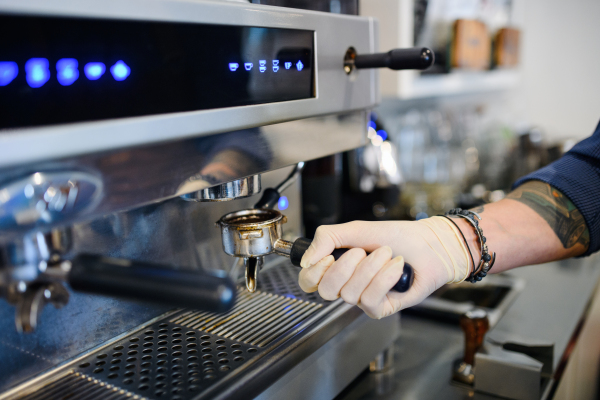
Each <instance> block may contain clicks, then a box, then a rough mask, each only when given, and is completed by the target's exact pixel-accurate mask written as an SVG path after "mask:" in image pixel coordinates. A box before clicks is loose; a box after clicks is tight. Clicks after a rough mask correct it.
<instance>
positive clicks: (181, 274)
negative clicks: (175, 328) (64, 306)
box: [67, 254, 236, 312]
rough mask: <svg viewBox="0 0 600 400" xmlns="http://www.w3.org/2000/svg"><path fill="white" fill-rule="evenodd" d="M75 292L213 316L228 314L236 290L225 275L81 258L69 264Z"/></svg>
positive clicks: (70, 277)
mask: <svg viewBox="0 0 600 400" xmlns="http://www.w3.org/2000/svg"><path fill="white" fill-rule="evenodd" d="M70 263H71V269H70V271H69V273H68V275H67V277H68V278H67V279H68V282H69V284H70V285H71V287H72V288H73V289H74V290H79V291H83V292H89V293H96V294H102V295H106V296H115V297H121V298H127V299H132V300H142V301H149V302H154V303H162V304H169V305H172V306H175V307H190V308H194V309H201V310H207V311H214V312H224V311H228V310H230V309H231V308H232V307H233V305H234V303H235V296H236V287H235V284H234V283H233V281H232V280H231V279H230V278H229V277H227V276H226V275H225V274H223V275H218V274H216V273H208V272H205V271H193V272H192V271H182V270H174V269H169V268H166V267H164V266H160V265H155V264H150V263H142V262H135V261H129V260H122V259H114V258H108V257H102V256H95V255H86V254H82V255H79V256H77V257H76V258H75V259H73V260H72V261H70Z"/></svg>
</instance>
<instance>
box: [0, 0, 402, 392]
mask: <svg viewBox="0 0 600 400" xmlns="http://www.w3.org/2000/svg"><path fill="white" fill-rule="evenodd" d="M0 18H3V19H4V20H10V18H24V19H25V20H27V19H36V20H39V19H44V18H48V19H51V18H62V19H64V20H67V19H68V20H69V21H79V22H81V21H90V23H92V22H93V21H104V22H107V21H108V22H107V23H112V22H114V23H117V22H118V23H134V22H148V23H150V22H151V23H155V22H161V23H165V24H166V23H169V24H177V23H180V24H188V25H189V24H198V26H200V25H201V26H223V27H238V28H240V27H241V28H240V29H242V28H243V29H245V28H247V27H252V28H274V29H275V28H277V29H285V30H294V29H295V30H303V31H308V32H312V43H313V47H312V54H311V57H312V67H311V68H312V70H311V71H312V72H311V73H312V86H313V87H312V88H311V93H312V95H311V96H309V97H307V98H302V99H297V100H286V101H278V100H276V101H269V102H263V103H261V102H258V103H257V104H249V105H243V106H235V105H231V106H224V107H219V108H211V107H208V108H205V109H198V110H186V111H180V112H166V113H160V112H148V113H146V114H144V115H135V116H123V117H119V118H112V117H111V118H100V119H92V120H85V121H82V120H73V121H63V122H61V123H47V124H44V123H40V124H33V125H31V126H29V125H27V124H25V125H27V126H9V125H6V126H3V125H2V124H1V123H0V330H1V331H2V332H3V334H2V338H0V355H1V356H2V359H3V362H2V363H0V398H11V399H12V398H32V399H38V398H62V397H69V398H73V399H78V398H81V399H83V398H90V399H91V398H93V399H118V398H159V397H161V398H165V397H166V398H172V399H184V398H248V396H258V395H261V396H262V397H263V398H269V397H271V398H274V397H280V396H281V393H283V392H286V391H287V390H289V389H291V388H298V387H303V386H304V387H305V388H307V389H306V391H305V392H304V393H302V392H296V394H294V396H296V397H298V396H300V397H303V398H318V397H322V395H323V394H324V393H325V394H326V396H327V397H334V396H335V395H336V394H337V393H339V391H340V390H342V388H343V387H344V386H346V385H347V384H348V383H349V382H350V381H351V380H352V379H353V378H354V377H355V376H356V375H357V374H359V373H360V372H361V371H362V370H363V369H364V368H365V367H366V366H367V365H368V362H369V361H370V360H371V359H373V358H374V357H375V356H376V355H377V353H379V352H381V351H382V350H384V349H385V348H386V347H388V346H389V345H390V344H391V343H392V341H393V339H394V338H395V337H396V335H397V333H398V324H397V320H396V319H393V320H392V319H388V320H386V321H371V320H369V319H368V318H367V317H366V316H364V314H362V313H361V312H360V311H359V310H358V309H357V308H356V307H351V306H349V305H346V304H344V303H342V302H341V301H336V302H333V303H327V302H324V301H323V300H322V299H320V298H319V297H318V296H317V295H306V294H304V293H302V292H301V291H300V289H299V287H298V285H297V282H296V280H297V270H295V269H292V268H291V265H290V264H289V262H288V261H285V260H275V259H274V258H271V257H270V256H267V257H266V258H265V260H264V263H265V271H264V279H262V281H261V283H259V285H258V287H257V290H256V292H254V293H247V292H245V291H243V290H238V291H237V300H235V302H234V301H233V300H234V298H235V296H233V297H232V296H230V297H228V300H227V301H229V303H230V304H228V305H227V308H230V307H232V308H231V309H230V310H229V311H227V312H226V313H225V314H216V313H211V312H210V311H206V309H207V308H209V307H207V303H206V304H204V303H202V302H200V303H198V307H197V309H196V308H184V309H182V308H181V307H183V306H182V304H181V301H180V300H181V299H179V298H178V297H179V296H173V295H171V296H170V298H169V299H167V300H172V301H170V302H164V301H163V302H158V303H157V302H154V303H153V302H147V301H142V300H143V299H146V300H148V299H150V300H151V294H152V290H155V291H156V293H157V298H158V297H160V296H158V295H159V294H161V295H163V296H162V297H163V298H164V295H165V293H166V289H167V288H169V289H170V290H173V291H176V290H177V289H178V286H177V279H180V280H179V283H180V286H179V287H180V288H181V290H182V291H183V290H184V288H185V287H186V285H187V286H189V283H190V282H189V280H185V279H184V278H183V277H191V278H193V279H196V280H198V286H197V287H198V288H199V289H198V292H206V294H208V295H216V294H217V293H216V292H217V291H219V290H220V292H219V293H220V294H219V295H220V296H221V297H214V296H213V297H212V299H213V300H214V301H216V302H217V303H218V302H221V303H223V304H224V302H225V301H224V297H223V296H222V295H223V291H222V290H221V289H223V288H225V289H227V287H228V286H227V285H228V284H233V283H232V282H233V281H232V280H235V281H236V282H237V280H238V278H239V272H240V263H238V262H237V260H234V259H232V258H230V257H229V256H228V255H227V254H225V252H223V250H222V243H221V235H220V232H219V228H218V227H216V226H215V225H214V223H215V221H217V220H218V219H219V218H220V217H221V216H222V215H225V214H228V213H231V212H234V211H236V210H241V209H249V208H252V206H253V205H254V203H255V202H256V200H257V199H256V198H254V197H252V195H253V194H256V193H258V192H259V191H260V190H261V189H260V188H261V187H262V188H263V190H264V188H269V187H276V186H277V184H278V183H279V182H281V181H282V180H283V179H284V178H285V177H286V176H288V175H289V174H290V172H291V171H292V168H290V167H289V166H291V165H296V164H297V163H299V162H301V161H306V160H311V159H315V158H319V157H323V156H326V155H330V154H334V153H337V152H341V151H345V150H348V149H352V148H357V147H360V146H362V145H363V144H364V143H365V140H366V126H367V113H368V111H369V109H370V108H372V107H373V106H375V105H376V103H377V102H378V100H379V92H378V75H377V72H376V71H375V70H373V69H366V70H353V71H352V72H351V73H350V74H348V73H347V72H346V71H345V70H344V56H345V54H346V53H347V51H348V49H349V48H353V49H355V51H356V52H357V53H358V54H371V53H375V52H376V51H377V50H378V48H377V46H378V44H377V42H378V39H377V22H376V21H374V20H373V19H371V18H360V17H354V16H345V15H333V14H327V13H320V12H312V11H303V10H297V9H293V10H292V9H286V8H279V7H271V6H261V5H252V4H247V3H243V2H228V1H210V0H202V1H200V0H198V1H193V2H192V1H184V0H108V1H103V2H97V1H91V0H84V1H77V2H72V1H53V2H46V1H42V0H0ZM0 29H1V28H0ZM40 37H43V35H42V36H40ZM38 38H39V37H38ZM36 40H37V39H36ZM206 40H207V41H210V40H216V39H215V38H210V37H209V38H207V39H206ZM253 45H256V43H254V44H253ZM258 45H260V42H258ZM7 46H8V45H7ZM259 47H260V46H259ZM6 48H9V47H4V45H0V61H2V62H4V60H3V57H4V54H3V52H4V51H5V49H6ZM167 48H168V46H167ZM69 56H70V55H69V54H65V55H62V54H61V55H60V57H69ZM27 57H48V58H51V57H49V56H44V55H43V54H37V53H36V54H29V55H27ZM37 60H39V59H37ZM17 61H18V60H17ZM21 61H23V63H24V60H21ZM21 61H19V62H21ZM46 62H47V60H46ZM69 62H72V61H69ZM13 64H14V63H13ZM117 64H118V63H117ZM117 64H115V65H117ZM4 65H5V66H6V64H4ZM56 65H57V66H56V71H58V69H59V67H58V63H57V64H56ZM75 65H77V64H75ZM259 65H261V66H262V64H260V63H259ZM22 67H23V65H21V64H20V67H19V68H21V69H20V70H19V71H20V72H19V73H21V74H22V75H20V76H19V75H15V76H16V80H15V82H17V81H18V80H19V79H21V80H22V81H20V82H22V84H23V85H24V82H25V81H24V75H23V74H25V73H29V72H30V71H25V72H23V70H22ZM224 67H226V65H224ZM237 67H238V65H237V64H236V66H235V68H233V67H230V68H231V71H234V70H235V69H236V68H237ZM273 67H276V65H275V63H273ZM52 68H54V66H52ZM357 68H360V67H359V66H358V64H357ZM26 69H27V67H26ZM301 69H302V66H297V70H298V71H300V70H301ZM246 70H247V71H248V69H246ZM51 71H54V69H51ZM262 72H263V71H261V73H262ZM274 72H277V71H276V70H274ZM52 73H53V72H52ZM52 73H51V74H52ZM57 73H58V72H57ZM111 74H113V76H114V77H115V80H118V79H117V78H116V75H115V74H114V72H113V71H111ZM86 76H87V75H86ZM106 76H107V77H108V78H110V75H108V70H107V75H106ZM50 78H51V79H54V76H52V75H50ZM79 79H80V82H81V81H83V82H88V81H87V80H85V77H84V76H83V75H81V76H80V77H79ZM253 79H254V78H253ZM90 80H91V78H90ZM51 82H52V81H51ZM71 83H72V82H71ZM69 84H70V83H69ZM42 85H43V83H42ZM54 85H56V84H54ZM61 85H63V83H61ZM248 85H249V87H253V88H254V89H252V90H258V91H259V92H260V90H259V89H260V88H259V89H256V87H257V86H256V85H257V84H256V82H255V81H253V80H252V79H250V80H249V83H248ZM253 85H254V86H253ZM29 86H30V87H31V89H30V88H28V87H25V90H21V91H17V92H15V93H18V95H19V96H21V95H23V96H27V95H29V94H30V93H40V92H35V91H36V90H37V89H36V88H35V86H33V85H32V84H30V85H29ZM63 86H65V85H63ZM67 86H68V85H67ZM47 87H51V86H47ZM55 87H56V88H59V89H60V87H59V86H55ZM65 87H66V86H65ZM5 88H9V89H7V90H10V81H9V82H8V84H6V85H4V86H1V87H0V96H2V93H6V92H2V90H5ZM44 90H45V89H44ZM53 90H54V89H53ZM173 94H175V95H176V94H177V93H171V94H169V95H173ZM5 98H6V97H5ZM140 100H142V99H140ZM45 101H46V102H49V101H51V99H50V100H48V98H46V100H45ZM40 104H42V106H43V104H44V103H43V102H41V103H40ZM42 109H43V107H42ZM5 116H6V115H5ZM0 121H2V118H0ZM285 186H286V187H280V188H279V189H280V190H281V192H282V193H281V194H282V195H285V196H286V199H287V202H284V203H280V204H279V206H278V208H279V210H280V211H283V210H284V209H285V210H286V211H285V215H286V217H287V226H286V230H285V234H284V239H286V240H293V239H295V238H297V237H299V236H301V235H302V233H303V232H302V225H301V213H302V205H301V194H300V185H299V182H298V181H295V182H293V183H291V184H289V186H288V185H287V184H286V185H285ZM234 199H235V200H234ZM222 200H233V201H222ZM202 201H208V202H206V203H203V202H202ZM86 257H87V258H86ZM106 257H110V258H106ZM77 260H79V261H81V260H93V264H94V266H93V268H92V266H91V265H83V266H82V268H83V271H84V273H83V274H80V275H79V279H80V280H81V279H83V280H84V281H85V282H84V283H85V285H80V283H81V282H79V283H78V282H77V281H76V280H75V279H73V277H72V276H71V275H72V270H69V268H65V266H69V265H71V266H72V265H76V264H77ZM232 263H233V265H232ZM83 264H85V262H83ZM136 265H137V266H139V267H140V268H141V269H139V271H146V272H144V273H143V274H142V275H139V276H138V277H137V278H143V279H136V277H135V276H131V273H129V272H131V271H138V269H135V268H132V267H131V266H136ZM125 266H130V268H129V269H128V268H125ZM86 268H87V269H86ZM111 268H113V269H111ZM136 268H137V267H136ZM109 271H113V272H115V271H119V274H117V275H118V276H119V278H115V276H117V275H115V274H113V273H109ZM123 271H125V272H124V274H125V275H127V274H128V273H129V275H128V276H123V279H124V280H123V281H119V279H121V278H120V277H121V275H120V272H123ZM127 271H129V272H127ZM226 273H227V274H226ZM69 274H71V275H69ZM186 274H187V275H186ZM66 275H68V276H70V278H65V276H66ZM227 275H228V276H227ZM203 276H206V277H207V278H206V279H207V280H206V281H203V278H202V277H203ZM211 279H212V280H214V281H216V282H221V283H223V285H221V286H219V285H213V286H214V287H206V286H207V285H208V284H207V282H209V281H210V280H211ZM138 281H144V282H146V283H148V284H149V286H144V285H145V283H144V284H139V282H138ZM210 282H212V281H210ZM113 284H114V285H113ZM152 285H154V286H152ZM113 286H114V287H113ZM219 287H220V288H221V289H219ZM188 289H189V288H188ZM91 293H94V294H91ZM136 293H137V294H136ZM170 293H173V292H170ZM182 293H183V292H182ZM235 294H236V291H235V290H234V291H233V295H235ZM189 295H190V296H191V300H192V301H198V300H199V299H201V298H205V299H209V298H210V296H208V297H206V296H205V297H202V296H198V295H197V293H193V291H192V293H189ZM194 296H195V297H194ZM181 297H184V296H183V295H182V296H181ZM207 301H208V300H207ZM46 305H47V307H45V306H46ZM50 305H51V306H50ZM15 309H16V310H17V312H16V313H15ZM203 309H204V310H203ZM15 314H16V317H15ZM15 323H16V326H17V329H15ZM348 326H352V327H353V328H352V329H353V330H352V332H351V333H349V332H344V331H343V330H344V328H346V327H348ZM17 330H19V331H22V332H28V333H22V332H18V331H17ZM370 331H373V332H374V331H377V332H379V333H378V335H379V337H378V339H377V340H376V341H374V340H372V336H370V335H369V332H370ZM332 339H336V340H332ZM348 346H351V347H353V348H359V349H361V350H360V351H356V352H355V353H354V357H353V358H352V357H351V358H348V357H349V354H351V353H352V352H348V351H346V350H345V349H347V348H348ZM317 350H320V352H318V353H316V351H317ZM306 363H310V364H308V365H314V366H318V368H316V369H314V370H312V371H309V370H307V367H306V366H307V364H306ZM340 363H341V364H340ZM323 365H328V366H330V370H328V371H326V372H323V370H322V366H323ZM298 368H301V369H302V370H303V371H300V370H298ZM309 369H310V368H309ZM320 377H321V378H322V377H327V379H319V378H320ZM298 379H301V380H300V381H299V380H298ZM302 379H303V380H302ZM315 381H318V382H319V383H318V384H314V382H315ZM307 382H311V384H312V386H311V389H308V385H306V384H305V383H307ZM294 396H292V397H294Z"/></svg>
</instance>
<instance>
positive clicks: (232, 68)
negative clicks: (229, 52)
mask: <svg viewBox="0 0 600 400" xmlns="http://www.w3.org/2000/svg"><path fill="white" fill-rule="evenodd" d="M239 67H240V64H238V63H229V70H230V71H231V72H235V71H237V69H238V68H239Z"/></svg>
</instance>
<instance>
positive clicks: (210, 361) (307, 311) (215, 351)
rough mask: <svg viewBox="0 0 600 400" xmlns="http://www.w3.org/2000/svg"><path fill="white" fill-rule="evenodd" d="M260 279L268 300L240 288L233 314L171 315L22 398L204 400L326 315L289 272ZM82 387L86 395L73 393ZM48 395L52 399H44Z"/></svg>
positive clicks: (51, 376) (320, 303)
mask: <svg viewBox="0 0 600 400" xmlns="http://www.w3.org/2000/svg"><path fill="white" fill-rule="evenodd" d="M290 270H291V271H290ZM260 279H261V282H262V286H259V287H262V288H263V290H265V289H266V290H269V292H271V293H269V292H266V291H261V290H259V291H257V292H255V293H248V292H247V291H246V290H245V289H242V288H240V289H239V292H238V300H237V302H236V305H235V307H234V309H233V310H232V311H230V312H228V313H226V314H214V313H207V312H200V311H192V310H183V311H180V312H177V313H175V314H172V315H170V316H168V317H166V318H164V319H162V320H160V321H157V322H155V323H152V324H150V325H148V326H147V327H145V328H144V329H141V330H138V331H137V332H135V333H133V334H131V335H129V336H127V337H125V338H122V339H120V340H117V341H115V342H113V343H111V344H110V345H108V346H104V347H102V348H101V349H100V350H97V351H94V352H93V353H91V354H89V355H87V356H85V357H83V358H80V359H78V361H77V364H73V365H70V366H68V367H66V368H61V369H58V370H57V371H56V372H55V373H49V374H48V375H47V376H46V377H45V379H44V381H43V387H42V388H41V389H38V390H37V392H36V393H34V394H30V395H28V396H26V397H22V398H26V399H28V400H40V399H53V400H54V399H69V400H75V399H88V398H89V399H94V400H95V399H101V400H109V399H110V400H120V399H121V398H130V399H131V398H136V397H134V396H137V398H146V399H173V400H183V399H192V398H194V397H196V396H198V395H201V394H202V392H203V391H204V390H206V389H207V388H209V387H210V386H212V385H214V384H215V383H216V382H219V381H220V380H222V379H224V378H226V377H227V376H228V374H230V373H231V372H233V371H235V370H236V369H238V368H240V367H241V366H247V365H248V364H250V363H252V361H253V360H254V359H257V358H258V356H259V355H261V354H262V353H264V352H266V351H269V347H270V346H269V345H271V344H273V345H275V343H276V342H277V339H279V338H282V337H284V336H285V337H287V336H286V335H287V334H289V333H290V332H293V331H294V330H297V329H298V327H300V326H301V325H302V324H305V325H306V324H307V322H308V319H309V318H311V317H315V318H318V316H320V315H321V314H320V312H323V313H326V312H327V311H326V310H327V309H328V308H327V307H324V303H325V302H324V301H323V300H322V299H321V298H320V297H318V295H316V294H306V293H304V292H302V291H301V289H300V288H299V287H298V284H297V270H294V269H292V268H290V267H289V266H288V265H285V264H284V265H280V266H278V267H275V268H271V269H270V270H266V271H264V273H263V274H261V276H260ZM306 326H308V325H306ZM65 370H66V371H67V373H66V375H65ZM238 378H239V377H236V379H238ZM32 385H33V384H32ZM36 385H38V384H36ZM82 385H85V386H86V387H88V386H89V387H90V388H89V391H86V392H85V393H83V392H78V391H77V390H79V389H81V388H82ZM25 386H26V384H25ZM47 388H54V389H53V390H55V392H53V393H55V394H56V395H55V396H50V397H48V396H47V395H46V394H45V393H47V390H46V389H47ZM24 389H25V390H24V393H29V392H30V391H31V390H29V391H28V390H27V387H25V388H24ZM92 391H93V393H94V395H93V396H91V397H89V396H88V393H92ZM38 394H39V396H38ZM119 396H126V397H119Z"/></svg>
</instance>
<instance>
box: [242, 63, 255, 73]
mask: <svg viewBox="0 0 600 400" xmlns="http://www.w3.org/2000/svg"><path fill="white" fill-rule="evenodd" d="M253 66H254V64H252V63H244V68H246V71H250V70H251V69H252V67H253Z"/></svg>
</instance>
